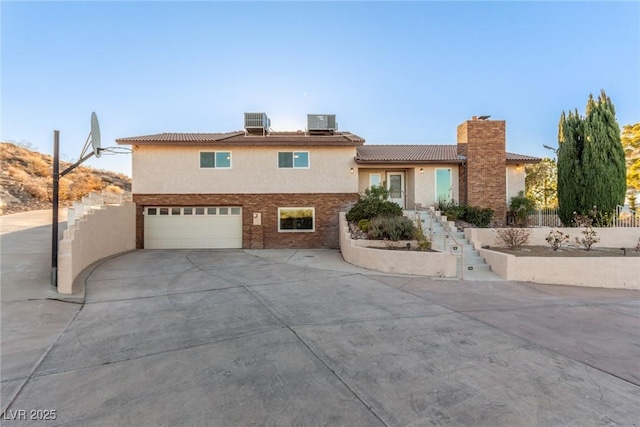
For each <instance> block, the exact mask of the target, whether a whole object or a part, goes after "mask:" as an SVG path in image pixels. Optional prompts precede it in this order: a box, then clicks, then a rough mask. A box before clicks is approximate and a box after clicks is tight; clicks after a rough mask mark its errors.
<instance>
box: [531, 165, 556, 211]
mask: <svg viewBox="0 0 640 427" xmlns="http://www.w3.org/2000/svg"><path fill="white" fill-rule="evenodd" d="M524 170H525V173H526V176H525V181H524V183H525V188H526V194H525V195H526V196H527V197H528V198H530V199H532V200H533V201H534V202H535V203H536V206H538V207H541V208H549V207H555V206H557V205H558V166H557V165H556V161H555V160H554V159H550V158H548V157H545V158H543V159H542V161H541V162H540V163H534V164H529V165H526V166H525V167H524Z"/></svg>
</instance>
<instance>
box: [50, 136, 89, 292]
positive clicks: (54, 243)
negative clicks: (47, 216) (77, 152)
mask: <svg viewBox="0 0 640 427" xmlns="http://www.w3.org/2000/svg"><path fill="white" fill-rule="evenodd" d="M97 150H98V151H99V150H100V149H97ZM59 151H60V131H57V130H54V131H53V187H52V195H51V201H52V204H53V220H52V224H51V286H52V287H53V288H55V289H56V291H57V290H58V207H59V204H60V178H62V177H63V176H65V175H66V174H68V173H69V172H71V171H72V170H74V169H75V168H76V167H78V166H79V165H80V164H81V163H82V162H84V161H85V160H87V159H88V158H89V157H91V156H93V155H95V151H93V150H92V151H90V152H89V153H88V154H87V155H85V156H84V157H82V158H81V159H80V160H78V161H77V162H75V163H74V164H72V165H71V166H69V167H68V168H66V169H65V170H63V171H62V172H60V154H59Z"/></svg>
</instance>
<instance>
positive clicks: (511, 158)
mask: <svg viewBox="0 0 640 427" xmlns="http://www.w3.org/2000/svg"><path fill="white" fill-rule="evenodd" d="M541 161H542V159H541V158H540V157H533V156H525V155H524V154H515V153H507V163H518V162H520V163H540V162H541Z"/></svg>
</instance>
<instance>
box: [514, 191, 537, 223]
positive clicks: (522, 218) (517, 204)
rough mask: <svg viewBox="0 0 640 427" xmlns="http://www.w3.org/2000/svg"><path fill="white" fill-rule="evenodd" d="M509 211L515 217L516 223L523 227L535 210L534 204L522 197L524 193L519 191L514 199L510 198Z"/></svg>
mask: <svg viewBox="0 0 640 427" xmlns="http://www.w3.org/2000/svg"><path fill="white" fill-rule="evenodd" d="M509 209H511V211H512V212H513V214H514V215H515V216H516V223H517V224H518V225H519V226H520V227H523V226H525V225H526V222H527V217H528V216H529V215H531V214H532V213H533V212H534V211H535V210H536V204H535V202H534V201H533V200H532V199H530V198H528V197H526V196H525V195H524V191H520V192H519V193H518V195H517V196H516V197H512V198H511V203H510V204H509Z"/></svg>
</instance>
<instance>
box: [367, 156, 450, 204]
mask: <svg viewBox="0 0 640 427" xmlns="http://www.w3.org/2000/svg"><path fill="white" fill-rule="evenodd" d="M420 169H422V170H423V173H421V172H420ZM436 169H451V181H452V183H451V186H452V196H453V200H456V201H458V200H460V196H459V191H458V190H459V177H458V165H444V164H443V165H418V166H416V165H393V166H387V167H386V168H382V167H368V166H367V167H363V166H362V165H359V169H358V178H359V179H358V192H359V193H363V192H364V190H365V189H366V188H367V187H369V174H371V173H379V174H380V175H381V178H382V181H384V180H386V173H387V172H391V171H404V173H405V191H406V192H407V194H408V195H409V197H410V198H411V199H413V200H415V202H416V203H419V204H421V205H422V206H425V207H427V206H432V205H433V204H434V203H435V202H437V200H436ZM406 207H407V208H408V209H412V208H413V204H412V202H411V200H407V204H406Z"/></svg>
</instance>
